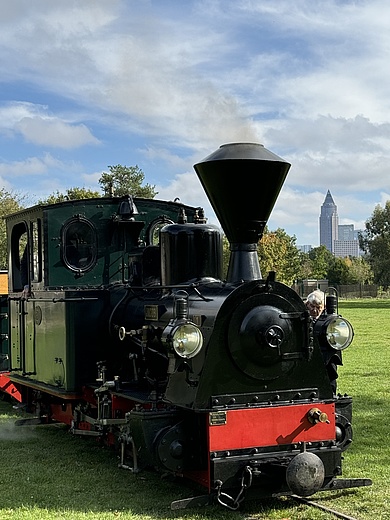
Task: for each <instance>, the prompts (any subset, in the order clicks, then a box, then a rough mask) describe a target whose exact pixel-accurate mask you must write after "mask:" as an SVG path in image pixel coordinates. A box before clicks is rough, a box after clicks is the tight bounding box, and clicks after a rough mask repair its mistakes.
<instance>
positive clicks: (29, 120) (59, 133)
mask: <svg viewBox="0 0 390 520" xmlns="http://www.w3.org/2000/svg"><path fill="white" fill-rule="evenodd" d="M15 129H16V130H18V131H20V132H21V133H22V134H23V136H24V138H25V139H26V140H27V141H29V142H31V143H34V144H36V145H42V146H48V147H56V148H78V147H80V146H85V145H89V144H98V143H99V140H98V139H96V138H95V137H94V136H93V135H92V134H91V132H90V131H89V130H88V128H87V127H86V126H85V125H84V124H79V125H70V124H68V123H66V122H64V121H60V120H59V119H44V118H42V117H24V118H23V119H21V120H20V121H19V122H18V124H17V125H15Z"/></svg>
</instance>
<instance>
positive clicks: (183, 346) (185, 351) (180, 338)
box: [167, 322, 203, 358]
mask: <svg viewBox="0 0 390 520" xmlns="http://www.w3.org/2000/svg"><path fill="white" fill-rule="evenodd" d="M167 340H168V342H169V343H170V344H171V345H172V347H173V349H174V350H175V352H176V354H177V355H178V356H180V357H183V358H192V357H194V356H196V354H197V353H198V352H199V351H200V349H201V348H202V345H203V336H202V333H201V331H200V330H199V329H198V327H197V326H196V325H194V324H193V323H189V322H186V323H181V324H178V325H176V326H174V327H173V329H172V330H171V332H170V334H169V336H168V337H167Z"/></svg>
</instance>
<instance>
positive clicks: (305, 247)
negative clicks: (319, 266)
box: [297, 244, 313, 253]
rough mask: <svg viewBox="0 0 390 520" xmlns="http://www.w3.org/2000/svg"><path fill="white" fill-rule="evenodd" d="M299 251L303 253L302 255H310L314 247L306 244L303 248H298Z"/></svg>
mask: <svg viewBox="0 0 390 520" xmlns="http://www.w3.org/2000/svg"><path fill="white" fill-rule="evenodd" d="M297 249H298V251H302V253H309V251H311V250H312V249H313V246H312V245H310V244H305V245H303V246H297Z"/></svg>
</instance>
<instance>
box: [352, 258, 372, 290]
mask: <svg viewBox="0 0 390 520" xmlns="http://www.w3.org/2000/svg"><path fill="white" fill-rule="evenodd" d="M346 262H347V265H348V267H349V281H348V283H351V284H355V283H361V284H370V283H372V282H373V279H374V273H373V272H372V269H371V266H370V264H369V263H368V262H367V260H366V259H365V258H364V257H361V256H359V257H357V258H356V257H350V258H347V259H346Z"/></svg>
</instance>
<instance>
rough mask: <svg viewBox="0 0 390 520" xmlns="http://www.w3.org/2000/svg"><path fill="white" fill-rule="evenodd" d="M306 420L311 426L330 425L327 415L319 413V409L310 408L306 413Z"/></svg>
mask: <svg viewBox="0 0 390 520" xmlns="http://www.w3.org/2000/svg"><path fill="white" fill-rule="evenodd" d="M307 419H308V421H309V422H310V423H311V424H318V423H326V424H330V421H329V419H328V414H326V413H325V412H321V410H320V409H319V408H311V409H310V410H309V411H308V412H307Z"/></svg>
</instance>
